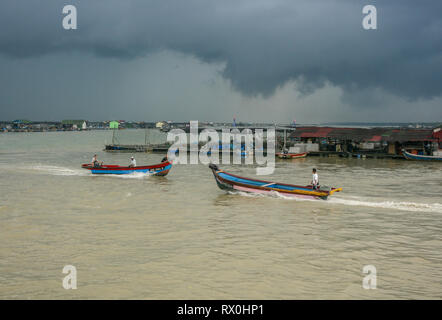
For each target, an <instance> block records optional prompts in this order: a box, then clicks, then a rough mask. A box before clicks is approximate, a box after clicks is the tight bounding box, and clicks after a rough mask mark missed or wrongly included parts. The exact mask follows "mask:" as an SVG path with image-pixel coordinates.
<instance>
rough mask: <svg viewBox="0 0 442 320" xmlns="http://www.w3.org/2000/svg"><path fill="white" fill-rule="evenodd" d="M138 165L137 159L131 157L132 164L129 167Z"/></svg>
mask: <svg viewBox="0 0 442 320" xmlns="http://www.w3.org/2000/svg"><path fill="white" fill-rule="evenodd" d="M136 166H137V162H136V161H135V159H134V157H130V165H129V167H131V168H132V167H136Z"/></svg>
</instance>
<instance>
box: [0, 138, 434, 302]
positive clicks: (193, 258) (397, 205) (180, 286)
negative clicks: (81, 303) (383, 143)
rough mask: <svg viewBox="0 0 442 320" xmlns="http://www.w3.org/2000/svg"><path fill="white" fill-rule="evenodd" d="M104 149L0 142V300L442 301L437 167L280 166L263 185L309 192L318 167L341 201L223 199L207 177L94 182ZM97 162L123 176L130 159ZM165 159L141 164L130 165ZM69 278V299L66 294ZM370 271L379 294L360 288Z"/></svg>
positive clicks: (70, 143)
mask: <svg viewBox="0 0 442 320" xmlns="http://www.w3.org/2000/svg"><path fill="white" fill-rule="evenodd" d="M124 134H125V135H126V138H127V140H128V141H130V140H131V139H132V141H133V140H136V139H138V140H141V141H134V142H140V143H142V141H143V139H144V136H143V134H144V133H143V132H142V131H141V132H138V131H127V132H125V133H124ZM135 138H136V139H135ZM105 139H106V140H107V141H108V142H109V141H110V133H109V132H97V131H95V132H73V133H32V134H21V133H20V134H17V133H16V134H14V133H11V134H0V298H13V299H29V298H37V299H55V298H61V299H70V298H87V299H98V298H100V299H101V298H103V299H108V298H122V299H217V298H219V299H224V298H225V299H242V298H243V299H300V298H313V299H316V298H331V299H354V298H373V299H388V298H392V299H397V298H442V268H441V265H442V264H441V263H442V199H441V195H442V173H441V170H442V164H439V163H421V162H408V161H397V160H396V161H392V160H372V159H366V160H363V159H353V160H349V159H339V158H306V159H299V160H292V161H277V163H276V165H277V168H276V171H275V173H274V174H273V175H272V176H269V177H266V178H265V179H266V180H274V181H279V182H288V183H290V182H291V183H297V184H307V183H308V182H310V180H311V174H310V173H311V168H312V167H316V168H318V169H319V175H320V181H321V182H322V183H323V184H327V185H333V186H342V187H343V188H344V192H342V193H340V194H336V196H334V197H333V198H331V199H330V200H328V201H306V200H293V199H284V198H281V197H276V196H275V197H269V196H250V195H247V194H226V193H225V192H223V191H221V190H220V189H218V187H217V186H216V184H215V181H214V179H213V176H212V174H211V172H210V170H209V169H208V168H207V167H206V166H204V165H180V166H175V167H174V168H172V171H171V172H170V174H169V175H168V176H167V177H147V176H130V177H123V176H120V177H113V176H91V175H90V174H89V173H88V172H86V171H83V170H82V169H80V168H79V166H80V164H81V163H85V162H89V161H90V159H91V157H92V155H93V153H95V152H97V151H99V150H101V149H102V148H103V144H104V141H105ZM128 141H127V142H128ZM121 142H126V141H121ZM98 154H99V158H100V159H102V160H104V161H105V162H106V163H119V164H124V163H127V162H128V156H129V155H128V154H108V153H104V152H98ZM162 156H163V155H154V154H136V158H137V163H138V164H139V165H140V164H153V163H156V162H158V161H159V160H160V159H161V158H162ZM223 168H224V169H226V171H231V172H235V173H238V174H240V175H245V176H251V177H252V176H254V174H255V170H254V167H253V166H238V165H236V166H233V165H232V166H224V167H223ZM68 264H70V265H74V266H75V267H76V268H77V272H78V274H77V275H78V283H77V285H78V289H77V290H65V289H63V287H62V279H63V277H64V276H65V275H64V274H63V273H62V269H63V266H65V265H68ZM369 264H371V265H374V266H375V267H376V268H377V289H376V290H365V289H363V288H362V279H363V277H364V276H365V275H364V274H363V273H362V268H363V266H364V265H369Z"/></svg>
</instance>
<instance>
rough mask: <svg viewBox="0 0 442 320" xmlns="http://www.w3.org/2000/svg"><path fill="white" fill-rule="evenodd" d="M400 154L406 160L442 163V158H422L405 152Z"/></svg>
mask: <svg viewBox="0 0 442 320" xmlns="http://www.w3.org/2000/svg"><path fill="white" fill-rule="evenodd" d="M402 154H403V155H404V157H405V158H406V159H408V160H422V161H442V157H435V156H423V155H419V154H412V153H409V152H407V151H405V150H402Z"/></svg>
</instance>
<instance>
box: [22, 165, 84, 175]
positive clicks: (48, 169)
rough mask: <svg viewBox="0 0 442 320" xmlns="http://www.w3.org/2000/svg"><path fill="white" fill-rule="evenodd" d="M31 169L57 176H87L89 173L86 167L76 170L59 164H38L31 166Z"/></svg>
mask: <svg viewBox="0 0 442 320" xmlns="http://www.w3.org/2000/svg"><path fill="white" fill-rule="evenodd" d="M29 169H30V170H36V171H41V172H45V173H48V174H51V175H55V176H86V175H87V174H88V172H86V171H85V170H84V169H76V170H74V169H69V168H65V167H57V166H45V165H38V166H31V167H29Z"/></svg>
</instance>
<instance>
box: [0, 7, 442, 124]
mask: <svg viewBox="0 0 442 320" xmlns="http://www.w3.org/2000/svg"><path fill="white" fill-rule="evenodd" d="M69 4H70V5H74V6H75V7H76V9H77V19H78V20H77V29H76V30H65V29H64V28H63V26H62V21H63V18H64V16H65V15H64V14H63V13H62V10H63V7H64V6H65V5H69ZM365 5H374V6H375V7H376V9H377V29H376V30H365V29H364V28H363V27H362V20H363V18H364V16H365V15H364V14H363V13H362V8H363V7H364V6H365ZM441 12H442V1H440V0H420V1H417V0H156V1H151V0H124V1H123V0H62V1H60V0H22V1H17V0H2V1H1V2H0V120H14V119H29V120H62V119H87V120H109V119H124V120H134V121H160V120H171V121H188V120H200V121H231V120H232V118H233V117H236V119H237V121H244V122H279V123H280V122H285V123H289V122H292V121H293V120H295V119H296V121H297V122H298V123H321V122H322V123H324V122H433V121H442V14H441Z"/></svg>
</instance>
